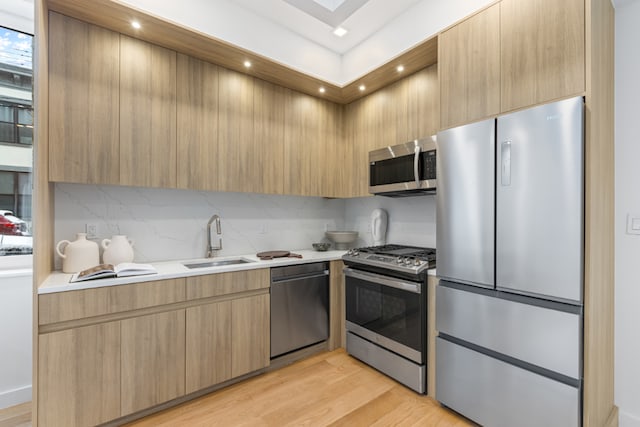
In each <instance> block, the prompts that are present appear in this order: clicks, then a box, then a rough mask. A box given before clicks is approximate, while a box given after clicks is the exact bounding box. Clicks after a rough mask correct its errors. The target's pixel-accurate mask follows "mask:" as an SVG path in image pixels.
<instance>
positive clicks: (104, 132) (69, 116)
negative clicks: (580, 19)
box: [48, 12, 120, 184]
mask: <svg viewBox="0 0 640 427" xmlns="http://www.w3.org/2000/svg"><path fill="white" fill-rule="evenodd" d="M49 15H50V16H49V29H50V31H49V84H50V87H51V88H52V89H53V90H51V91H50V93H49V140H50V147H49V153H48V156H49V179H50V180H52V181H63V182H83V183H87V184H119V182H120V143H119V113H118V111H119V106H120V103H119V94H120V92H119V73H120V67H119V62H120V36H119V34H118V33H115V32H113V31H109V30H105V29H104V28H100V27H97V26H95V25H90V24H87V23H84V22H82V21H78V20H76V19H72V18H68V17H66V16H63V15H60V14H58V13H53V12H51V13H50V14H49Z"/></svg>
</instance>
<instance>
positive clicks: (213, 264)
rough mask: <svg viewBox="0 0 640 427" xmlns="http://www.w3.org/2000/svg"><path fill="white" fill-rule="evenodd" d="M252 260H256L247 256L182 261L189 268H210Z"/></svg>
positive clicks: (245, 262)
mask: <svg viewBox="0 0 640 427" xmlns="http://www.w3.org/2000/svg"><path fill="white" fill-rule="evenodd" d="M250 262H255V261H252V260H250V259H245V258H233V259H221V260H217V261H205V262H194V263H182V265H184V266H185V267H187V268H191V269H194V268H210V267H223V266H226V265H236V264H248V263H250Z"/></svg>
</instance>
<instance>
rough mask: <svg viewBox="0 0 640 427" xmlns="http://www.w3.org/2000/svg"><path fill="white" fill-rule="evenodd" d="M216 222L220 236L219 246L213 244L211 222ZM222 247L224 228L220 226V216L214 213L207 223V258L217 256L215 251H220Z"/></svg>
mask: <svg viewBox="0 0 640 427" xmlns="http://www.w3.org/2000/svg"><path fill="white" fill-rule="evenodd" d="M214 222H215V223H216V234H217V235H218V236H220V237H218V246H216V247H214V246H212V245H211V224H213V223H214ZM221 249H222V228H221V227H220V217H219V216H218V215H214V216H212V217H211V219H210V220H209V222H208V223H207V258H213V257H214V256H215V252H214V251H219V250H221Z"/></svg>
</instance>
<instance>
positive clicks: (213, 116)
mask: <svg viewBox="0 0 640 427" xmlns="http://www.w3.org/2000/svg"><path fill="white" fill-rule="evenodd" d="M218 72H219V69H218V67H216V66H215V65H212V64H210V63H208V62H204V61H201V60H199V59H195V58H192V57H190V56H187V55H183V54H178V61H177V91H178V106H177V116H178V119H177V120H178V121H177V132H178V136H177V140H178V149H177V155H178V171H177V183H178V187H179V188H185V189H192V190H209V191H215V190H217V189H218Z"/></svg>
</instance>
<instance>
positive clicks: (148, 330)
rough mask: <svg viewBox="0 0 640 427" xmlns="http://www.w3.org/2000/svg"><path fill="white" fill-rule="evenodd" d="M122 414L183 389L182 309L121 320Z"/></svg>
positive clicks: (160, 401) (167, 397) (183, 335)
mask: <svg viewBox="0 0 640 427" xmlns="http://www.w3.org/2000/svg"><path fill="white" fill-rule="evenodd" d="M121 324H122V335H121V339H122V343H121V345H122V362H121V363H122V374H121V375H122V383H121V384H122V385H121V415H127V414H131V413H133V412H136V411H139V410H141V409H145V408H149V407H151V406H154V405H157V404H159V403H163V402H166V401H169V400H172V399H175V398H176V397H179V396H182V395H184V393H185V310H175V311H169V312H164V313H157V314H151V315H148V316H140V317H134V318H131V319H125V320H122V321H121Z"/></svg>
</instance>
